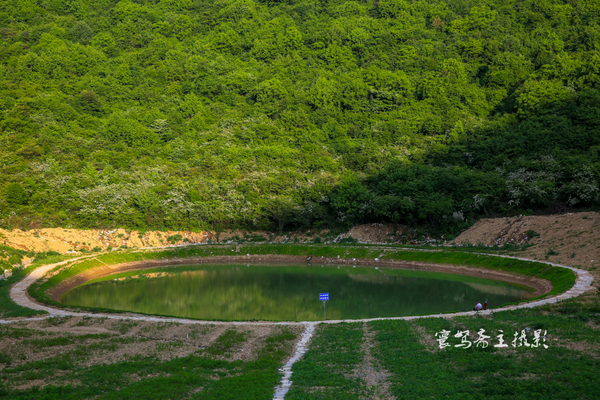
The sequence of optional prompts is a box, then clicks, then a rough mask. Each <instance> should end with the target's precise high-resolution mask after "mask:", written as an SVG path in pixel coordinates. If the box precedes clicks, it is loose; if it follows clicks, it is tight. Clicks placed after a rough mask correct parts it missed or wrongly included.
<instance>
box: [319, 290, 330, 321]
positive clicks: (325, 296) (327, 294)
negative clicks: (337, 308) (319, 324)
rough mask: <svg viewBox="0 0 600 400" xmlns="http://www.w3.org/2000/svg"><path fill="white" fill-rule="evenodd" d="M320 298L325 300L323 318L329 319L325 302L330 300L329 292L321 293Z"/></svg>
mask: <svg viewBox="0 0 600 400" xmlns="http://www.w3.org/2000/svg"><path fill="white" fill-rule="evenodd" d="M319 300H321V301H322V302H323V320H324V321H327V311H326V310H325V303H326V302H327V300H329V293H319Z"/></svg>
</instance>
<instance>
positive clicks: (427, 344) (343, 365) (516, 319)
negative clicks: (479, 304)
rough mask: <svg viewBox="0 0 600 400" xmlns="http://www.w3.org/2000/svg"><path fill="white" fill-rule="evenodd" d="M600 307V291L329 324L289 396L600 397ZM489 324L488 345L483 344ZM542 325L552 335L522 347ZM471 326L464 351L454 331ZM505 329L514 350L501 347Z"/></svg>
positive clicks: (316, 340) (302, 365) (296, 368)
mask: <svg viewBox="0 0 600 400" xmlns="http://www.w3.org/2000/svg"><path fill="white" fill-rule="evenodd" d="M599 312H600V297H598V295H596V294H594V295H586V296H584V298H583V299H580V300H572V301H568V302H565V303H563V304H560V303H559V304H557V305H553V306H546V307H541V308H536V309H534V310H519V311H514V312H501V313H496V314H493V316H492V317H462V318H455V319H452V320H445V319H441V318H426V319H419V320H413V321H376V322H372V323H355V324H339V325H321V326H320V327H319V329H318V330H317V333H316V337H315V338H314V342H313V345H312V347H311V350H310V351H309V352H308V353H307V354H306V356H305V357H304V359H303V360H301V361H300V362H298V363H297V364H295V365H294V368H293V371H294V375H293V380H294V385H293V387H292V389H291V391H290V393H289V394H288V397H287V398H288V399H333V398H335V399H364V398H396V399H430V398H439V399H597V398H598V394H599V393H600V382H599V381H598V379H597V374H598V371H600V313H599ZM481 329H484V330H485V332H483V334H484V335H488V336H490V338H489V339H487V342H488V346H487V347H486V348H483V344H482V345H480V346H477V345H475V342H476V340H477V338H478V337H479V335H478V332H479V331H480V330H481ZM528 329H529V331H528ZM537 329H540V330H541V331H542V334H543V332H547V335H546V338H545V340H544V339H543V338H542V339H541V340H540V342H538V345H539V346H538V347H536V348H532V347H526V346H525V345H523V346H519V344H520V343H524V342H519V341H518V342H517V343H516V346H517V347H513V346H512V340H513V334H514V332H518V334H519V338H520V336H521V334H522V332H523V330H525V334H526V338H527V342H528V343H529V344H530V345H531V344H534V330H537ZM442 330H447V331H450V332H451V334H450V337H449V339H448V341H447V343H448V344H450V347H447V348H445V349H443V350H441V349H440V346H439V343H438V342H437V341H436V339H437V337H436V336H435V334H436V333H437V332H440V331H442ZM466 330H468V331H469V335H468V336H467V338H468V339H469V341H470V342H471V343H472V345H471V347H470V348H462V347H455V346H456V345H460V344H461V340H462V339H461V338H455V337H454V335H455V334H456V333H458V332H459V331H463V332H464V331H466ZM501 331H502V332H503V333H504V337H503V339H504V340H505V341H506V344H507V345H508V347H507V348H497V347H494V345H497V344H498V343H499V341H498V338H497V335H499V334H501ZM438 337H439V336H438ZM544 344H545V345H547V346H548V348H544V347H543V345H544ZM465 347H466V346H465Z"/></svg>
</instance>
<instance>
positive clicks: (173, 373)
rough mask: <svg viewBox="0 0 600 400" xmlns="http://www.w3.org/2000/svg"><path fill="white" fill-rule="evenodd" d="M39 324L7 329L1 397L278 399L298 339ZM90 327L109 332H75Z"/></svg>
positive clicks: (166, 327) (275, 334)
mask: <svg viewBox="0 0 600 400" xmlns="http://www.w3.org/2000/svg"><path fill="white" fill-rule="evenodd" d="M36 324H37V325H36V326H34V327H32V326H28V327H21V326H17V327H13V326H5V327H2V326H0V338H1V340H0V398H7V399H61V400H66V399H83V398H94V399H182V398H187V399H232V400H233V399H236V400H237V399H270V398H272V396H273V387H274V386H276V385H277V384H278V383H279V381H280V379H281V373H280V372H279V371H278V369H279V368H280V366H281V364H282V362H283V359H284V358H286V357H289V356H290V354H291V351H292V349H293V342H294V341H295V339H296V336H297V330H295V331H292V330H290V329H288V328H286V327H271V328H268V329H269V332H268V333H266V334H264V332H262V333H261V331H258V330H256V329H255V330H253V329H244V327H237V328H228V329H225V328H219V327H218V326H217V327H215V326H183V325H179V324H157V323H138V322H132V321H116V322H113V321H107V320H102V319H98V318H84V319H82V318H53V319H50V320H47V321H44V322H37V323H36ZM52 327H59V328H60V329H61V332H56V331H50V332H49V331H48V328H52ZM82 327H87V328H96V329H104V330H105V331H108V333H97V334H90V333H88V334H81V333H77V334H75V333H70V332H71V331H73V332H77V329H78V328H79V329H81V328H82ZM258 335H262V336H258ZM250 340H254V341H253V342H252V343H250V342H249V341H250ZM245 354H247V355H248V357H247V358H244V355H245Z"/></svg>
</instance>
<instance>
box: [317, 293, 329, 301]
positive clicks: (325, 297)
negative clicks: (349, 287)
mask: <svg viewBox="0 0 600 400" xmlns="http://www.w3.org/2000/svg"><path fill="white" fill-rule="evenodd" d="M319 300H321V301H327V300H329V293H319Z"/></svg>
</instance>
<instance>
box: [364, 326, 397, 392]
mask: <svg viewBox="0 0 600 400" xmlns="http://www.w3.org/2000/svg"><path fill="white" fill-rule="evenodd" d="M362 329H363V338H364V340H363V343H362V345H361V347H360V351H361V353H362V354H364V357H363V360H362V363H361V364H360V365H359V366H358V368H356V369H355V370H354V376H355V377H357V378H360V379H362V380H363V381H365V383H366V384H367V390H368V391H369V392H371V393H370V398H371V399H372V400H393V399H395V397H394V396H393V395H392V394H391V393H390V382H388V378H389V377H390V376H391V374H390V373H389V372H387V371H386V370H384V369H383V367H382V366H381V365H380V364H379V363H378V362H377V359H375V358H374V357H373V355H372V353H371V349H373V347H375V343H374V333H373V331H372V330H371V329H370V328H369V324H367V323H364V324H363V326H362Z"/></svg>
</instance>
